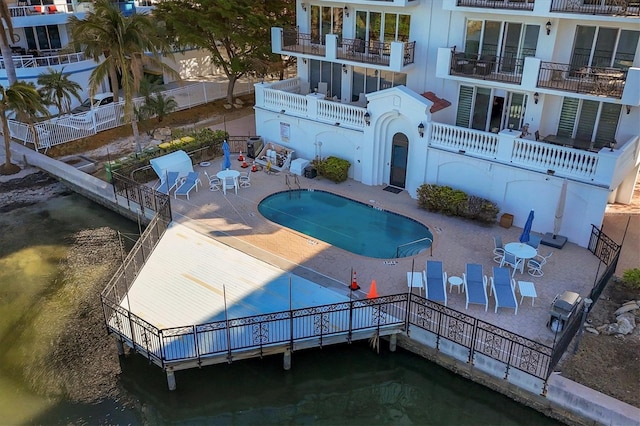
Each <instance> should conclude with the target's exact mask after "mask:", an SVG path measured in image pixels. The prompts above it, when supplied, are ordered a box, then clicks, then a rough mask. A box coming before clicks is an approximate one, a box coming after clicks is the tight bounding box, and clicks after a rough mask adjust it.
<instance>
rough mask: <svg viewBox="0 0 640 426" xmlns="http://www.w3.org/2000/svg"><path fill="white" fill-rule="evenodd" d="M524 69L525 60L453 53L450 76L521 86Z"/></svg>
mask: <svg viewBox="0 0 640 426" xmlns="http://www.w3.org/2000/svg"><path fill="white" fill-rule="evenodd" d="M523 68H524V59H523V58H513V57H500V56H495V55H482V56H480V57H478V55H476V54H469V53H464V52H452V54H451V67H450V75H457V76H462V77H468V78H475V79H478V80H492V81H500V82H503V83H513V84H520V83H521V82H522V71H523Z"/></svg>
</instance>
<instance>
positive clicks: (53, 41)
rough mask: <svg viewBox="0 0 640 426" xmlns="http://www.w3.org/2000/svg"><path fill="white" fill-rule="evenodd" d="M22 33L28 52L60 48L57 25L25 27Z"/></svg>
mask: <svg viewBox="0 0 640 426" xmlns="http://www.w3.org/2000/svg"><path fill="white" fill-rule="evenodd" d="M24 32H25V36H26V39H27V46H28V48H29V49H30V50H43V49H61V48H62V43H61V42H60V33H59V32H58V26H57V25H47V26H37V27H25V29H24Z"/></svg>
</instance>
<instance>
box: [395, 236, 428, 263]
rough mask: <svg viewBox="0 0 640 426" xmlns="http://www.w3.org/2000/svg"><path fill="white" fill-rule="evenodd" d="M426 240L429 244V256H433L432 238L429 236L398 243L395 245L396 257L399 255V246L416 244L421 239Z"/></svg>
mask: <svg viewBox="0 0 640 426" xmlns="http://www.w3.org/2000/svg"><path fill="white" fill-rule="evenodd" d="M425 240H428V241H429V242H430V243H431V245H430V246H429V256H433V238H431V237H424V238H420V239H417V240H414V241H409V242H408V243H404V244H400V245H399V246H398V247H396V258H398V257H400V248H402V247H404V246H408V245H410V244H416V243H419V242H422V241H425Z"/></svg>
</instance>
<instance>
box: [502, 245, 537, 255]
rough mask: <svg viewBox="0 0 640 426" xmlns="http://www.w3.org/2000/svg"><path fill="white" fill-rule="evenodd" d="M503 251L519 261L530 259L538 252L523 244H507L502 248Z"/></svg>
mask: <svg viewBox="0 0 640 426" xmlns="http://www.w3.org/2000/svg"><path fill="white" fill-rule="evenodd" d="M504 251H508V252H509V253H511V254H513V255H514V256H515V257H517V258H519V259H532V258H534V257H536V255H537V254H538V250H536V249H534V248H533V247H531V246H530V245H529V244H525V243H517V242H516V243H509V244H506V245H505V246H504Z"/></svg>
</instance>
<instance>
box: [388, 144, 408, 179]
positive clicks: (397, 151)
mask: <svg viewBox="0 0 640 426" xmlns="http://www.w3.org/2000/svg"><path fill="white" fill-rule="evenodd" d="M408 152H409V139H408V138H407V136H406V135H405V134H404V133H396V134H395V135H393V140H392V142H391V171H390V174H389V185H391V186H397V187H398V188H404V185H405V182H406V179H407V154H408Z"/></svg>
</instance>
